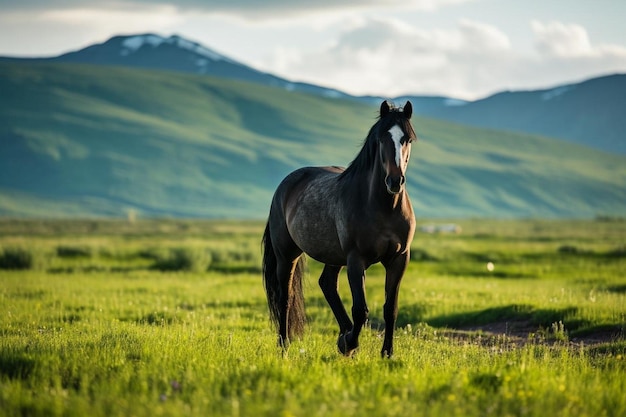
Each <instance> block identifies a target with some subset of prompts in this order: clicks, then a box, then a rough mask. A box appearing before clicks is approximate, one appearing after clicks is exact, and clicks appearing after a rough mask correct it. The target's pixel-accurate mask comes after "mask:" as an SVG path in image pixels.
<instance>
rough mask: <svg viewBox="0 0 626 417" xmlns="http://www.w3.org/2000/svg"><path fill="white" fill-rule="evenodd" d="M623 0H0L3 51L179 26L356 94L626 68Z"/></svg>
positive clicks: (63, 46) (470, 95) (278, 68)
mask: <svg viewBox="0 0 626 417" xmlns="http://www.w3.org/2000/svg"><path fill="white" fill-rule="evenodd" d="M624 16H626V1H623V0H345V1H337V0H334V1H333V0H265V1H263V0H217V1H210V0H209V1H202V0H184V1H176V2H175V1H170V0H157V1H147V0H116V1H107V0H0V56H21V57H34V56H37V57H40V56H55V55H59V54H61V53H65V52H69V51H73V50H78V49H80V48H83V47H86V46H88V45H91V44H94V43H101V42H104V41H106V40H107V39H108V38H110V37H111V36H114V35H119V34H124V35H128V34H138V33H155V34H159V35H163V36H169V35H172V34H177V35H180V36H183V37H185V38H188V39H190V40H193V41H196V42H199V43H201V44H203V45H204V46H206V47H209V48H211V49H213V50H215V51H217V52H219V53H222V54H224V55H226V56H228V57H230V58H232V59H235V60H237V61H240V62H242V63H244V64H247V65H250V66H252V67H254V68H257V69H259V70H262V71H266V72H271V73H273V74H276V75H279V76H281V77H284V78H287V79H289V80H292V81H304V82H310V83H314V84H319V85H323V86H327V87H333V88H337V89H339V90H342V91H345V92H347V93H350V94H355V95H366V94H371V95H377V96H383V97H394V96H398V95H404V94H415V95H443V96H448V97H455V98H460V99H467V100H475V99H479V98H482V97H485V96H488V95H490V94H493V93H496V92H499V91H503V90H528V89H540V88H551V87H555V86H558V85H562V84H567V83H572V82H579V81H582V80H585V79H588V78H592V77H596V76H601V75H606V74H611V73H626V24H624Z"/></svg>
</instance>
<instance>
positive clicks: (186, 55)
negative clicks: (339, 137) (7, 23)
mask: <svg viewBox="0 0 626 417" xmlns="http://www.w3.org/2000/svg"><path fill="white" fill-rule="evenodd" d="M49 60H51V61H53V62H75V63H84V64H97V65H116V66H127V67H134V68H149V69H160V70H168V71H180V72H188V73H192V74H204V75H212V76H216V77H223V78H229V79H235V80H242V81H249V82H254V83H258V84H262V85H268V86H272V87H280V88H284V89H286V90H290V91H301V92H308V93H311V94H317V95H322V96H328V97H348V95H347V94H345V93H342V92H340V91H338V90H335V89H332V88H325V87H320V86H316V85H313V84H307V83H300V82H292V81H289V80H286V79H284V78H280V77H277V76H275V75H272V74H268V73H265V72H262V71H259V70H256V69H254V68H251V67H249V66H247V65H245V64H242V63H240V62H237V61H235V60H233V59H231V58H228V57H227V56H225V55H222V54H220V53H218V52H216V51H214V50H212V49H210V48H207V47H205V46H203V45H200V44H199V43H197V42H194V41H191V40H188V39H185V38H183V37H180V36H178V35H173V36H169V37H163V36H160V35H155V34H140V35H130V36H114V37H112V38H111V39H109V40H107V41H106V42H104V43H102V44H96V45H92V46H89V47H87V48H84V49H81V50H79V51H75V52H70V53H67V54H63V55H60V56H58V57H53V58H49Z"/></svg>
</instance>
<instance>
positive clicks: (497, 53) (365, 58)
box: [266, 18, 626, 99]
mask: <svg viewBox="0 0 626 417" xmlns="http://www.w3.org/2000/svg"><path fill="white" fill-rule="evenodd" d="M529 29H530V32H531V34H532V35H534V45H535V49H534V50H530V51H528V50H526V51H522V50H520V49H519V48H516V47H515V45H513V44H512V42H511V39H510V38H509V37H508V35H507V34H506V33H505V32H504V31H502V30H501V29H500V28H498V27H496V26H493V25H489V24H486V23H482V22H477V21H473V20H469V19H461V20H459V21H458V22H457V25H456V27H454V28H452V29H446V30H442V29H432V30H423V29H419V28H414V27H412V26H410V25H407V24H406V23H404V22H402V21H400V20H397V19H392V18H386V19H384V18H369V19H361V20H359V21H357V22H356V24H355V22H354V21H353V22H352V25H350V26H349V27H348V28H347V29H345V30H344V31H343V32H341V34H340V35H339V36H338V37H337V38H336V40H335V41H334V42H333V43H331V44H328V45H326V46H324V47H320V48H318V49H317V50H315V51H311V50H309V51H301V50H298V49H294V48H292V49H285V48H282V49H280V50H277V51H276V53H275V55H274V59H275V61H273V63H274V64H276V65H275V66H273V65H272V62H271V61H270V62H268V64H267V65H266V68H268V69H269V70H273V71H276V72H278V73H280V74H282V75H284V76H286V77H288V78H294V77H295V78H297V79H303V80H306V81H309V82H315V83H319V84H322V85H329V86H332V87H335V88H339V89H342V90H344V91H347V92H351V93H354V94H359V93H360V94H364V93H365V92H364V91H363V89H364V88H365V89H366V90H367V91H366V93H370V94H377V95H383V96H389V97H391V96H395V95H402V94H407V93H415V94H432V95H439V94H446V95H451V96H455V97H459V98H467V99H476V98H480V97H483V96H486V95H488V94H492V93H494V92H496V91H501V90H506V89H523V88H528V86H534V87H536V88H540V87H544V86H545V87H551V86H553V85H556V84H559V83H563V82H567V81H576V80H581V79H584V78H587V77H591V76H597V75H598V74H606V73H609V72H620V71H621V72H623V71H625V70H626V48H624V47H622V46H619V45H595V44H594V43H593V42H592V41H591V39H590V37H589V36H588V34H587V31H586V30H585V28H584V27H582V26H580V25H575V24H564V23H560V22H549V23H542V22H539V21H532V22H531V23H530V27H529ZM364 86H365V87H364Z"/></svg>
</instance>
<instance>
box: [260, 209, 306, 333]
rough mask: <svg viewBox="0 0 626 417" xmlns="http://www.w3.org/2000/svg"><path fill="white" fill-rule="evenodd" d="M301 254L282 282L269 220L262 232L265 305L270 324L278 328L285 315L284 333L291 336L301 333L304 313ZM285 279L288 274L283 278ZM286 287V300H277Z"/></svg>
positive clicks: (303, 265)
mask: <svg viewBox="0 0 626 417" xmlns="http://www.w3.org/2000/svg"><path fill="white" fill-rule="evenodd" d="M304 259H305V257H304V255H302V256H300V258H299V259H298V261H297V263H296V266H295V268H294V270H293V276H292V278H291V282H289V283H283V282H281V281H280V278H279V276H278V274H277V267H278V260H277V258H276V253H275V252H274V247H273V246H272V237H271V235H270V232H269V221H268V222H267V225H266V226H265V233H263V284H264V286H265V293H266V295H267V305H268V307H269V310H270V319H271V320H272V323H274V325H275V326H276V327H277V328H279V327H280V323H281V321H282V320H283V319H284V318H285V316H286V318H287V321H286V322H287V332H288V334H287V336H288V337H289V338H290V339H291V338H293V337H295V336H301V335H302V333H303V332H304V325H305V323H306V316H305V313H304V292H303V288H302V280H303V275H304V268H305V264H304V262H305V260H304ZM287 279H289V277H287ZM283 288H284V289H286V290H287V297H286V298H287V303H286V304H285V303H284V302H281V295H282V293H283V291H284V289H283Z"/></svg>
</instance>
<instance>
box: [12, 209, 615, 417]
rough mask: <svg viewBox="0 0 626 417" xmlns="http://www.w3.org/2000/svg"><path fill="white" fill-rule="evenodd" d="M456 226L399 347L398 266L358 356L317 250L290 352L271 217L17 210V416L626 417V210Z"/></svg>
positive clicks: (410, 289) (431, 244) (423, 248)
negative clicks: (391, 321)
mask: <svg viewBox="0 0 626 417" xmlns="http://www.w3.org/2000/svg"><path fill="white" fill-rule="evenodd" d="M426 223H427V222H425V221H424V222H421V224H426ZM459 224H460V226H462V228H463V231H462V233H460V234H445V233H441V234H426V233H418V234H417V235H416V238H415V240H414V243H413V251H412V262H411V264H410V266H409V268H408V270H407V273H406V275H405V279H404V281H403V284H402V288H401V293H400V313H399V319H398V330H397V332H396V335H397V336H396V337H397V339H396V342H395V345H396V349H395V352H396V353H395V357H394V358H392V359H390V360H383V359H381V358H380V357H379V351H380V347H381V343H382V339H381V329H382V324H381V322H382V304H383V284H384V283H383V270H382V269H381V268H380V267H377V266H374V267H372V268H370V270H369V271H368V277H367V282H366V285H367V291H368V301H369V306H370V310H371V313H370V322H369V323H368V326H367V330H366V331H364V333H363V334H362V337H361V347H360V349H359V351H358V352H357V353H356V355H355V356H354V357H352V358H345V357H343V356H341V355H340V354H339V353H338V352H337V350H336V347H335V341H336V336H337V334H336V333H337V328H336V324H335V322H334V318H333V316H332V313H331V311H330V309H329V308H328V306H327V305H326V303H325V301H324V300H323V297H322V293H321V291H320V290H319V289H318V288H317V275H318V273H319V272H320V270H321V269H320V265H318V264H317V263H315V262H313V261H310V262H309V264H308V269H309V274H308V275H309V278H308V280H307V284H306V288H305V289H306V302H307V315H308V321H309V323H308V327H307V332H306V333H305V335H304V337H303V338H302V339H301V340H298V341H295V342H294V343H292V345H291V347H290V349H289V351H288V352H287V353H286V354H284V355H283V354H281V352H280V350H279V349H278V348H277V345H276V335H275V332H274V329H272V328H271V325H270V322H269V318H268V313H267V307H266V304H265V295H264V291H263V286H262V283H261V274H260V259H261V253H260V251H261V245H260V236H261V232H262V228H263V224H262V223H260V222H235V221H229V222H217V221H210V222H209V221H207V222H204V221H175V220H160V221H157V220H150V221H148V220H145V221H144V220H142V221H137V222H124V221H107V220H98V221H34V220H31V221H19V220H13V221H9V220H3V221H0V283H1V285H0V305H1V306H2V315H0V416H20V415H22V416H44V415H45V416H85V415H89V416H118V415H119V416H177V415H198V416H209V415H211V416H316V415H319V416H356V415H372V416H376V415H380V416H411V415H416V416H420V415H424V416H487V415H493V416H552V415H555V416H556V415H558V416H623V415H626V396H624V392H626V378H625V371H626V341H625V326H626V276H625V271H626V258H625V254H626V221H623V220H619V219H617V220H616V219H602V220H595V221H592V220H588V221H540V220H518V221H512V220H511V221H508V220H506V221H505V220H499V221H488V220H465V221H461V222H459ZM489 263H491V265H492V266H493V268H491V267H489V268H488V264H489ZM490 269H491V270H490ZM340 291H341V293H342V296H343V297H344V300H346V301H347V305H348V307H349V306H350V300H349V297H348V294H349V291H348V288H347V283H346V280H345V276H344V277H343V278H342V280H341V281H340Z"/></svg>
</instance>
